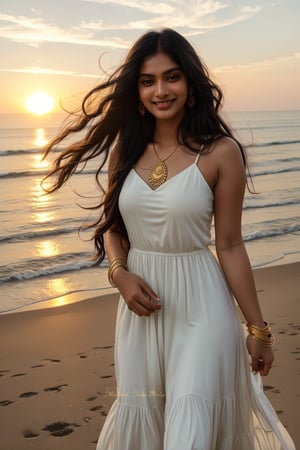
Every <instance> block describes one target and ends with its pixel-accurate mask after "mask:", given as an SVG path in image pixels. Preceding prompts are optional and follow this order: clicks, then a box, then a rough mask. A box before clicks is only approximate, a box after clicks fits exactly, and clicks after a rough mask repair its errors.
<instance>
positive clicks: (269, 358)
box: [246, 334, 274, 376]
mask: <svg viewBox="0 0 300 450" xmlns="http://www.w3.org/2000/svg"><path fill="white" fill-rule="evenodd" d="M246 345H247V349H248V353H249V355H250V356H251V366H252V372H253V373H254V374H256V373H257V372H259V373H260V375H261V376H266V375H268V373H269V371H270V369H271V366H272V363H273V361H274V353H273V350H272V348H271V347H267V346H266V345H263V344H261V343H260V342H258V341H257V340H256V339H254V337H253V336H251V335H250V334H249V335H248V336H247V340H246Z"/></svg>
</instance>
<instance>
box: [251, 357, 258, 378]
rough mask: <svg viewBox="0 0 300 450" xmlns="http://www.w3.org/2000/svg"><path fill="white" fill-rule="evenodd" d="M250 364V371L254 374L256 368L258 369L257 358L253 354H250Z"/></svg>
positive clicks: (256, 370)
mask: <svg viewBox="0 0 300 450" xmlns="http://www.w3.org/2000/svg"><path fill="white" fill-rule="evenodd" d="M251 366H252V372H253V373H254V374H256V373H257V372H258V369H259V359H258V358H256V357H254V356H252V357H251Z"/></svg>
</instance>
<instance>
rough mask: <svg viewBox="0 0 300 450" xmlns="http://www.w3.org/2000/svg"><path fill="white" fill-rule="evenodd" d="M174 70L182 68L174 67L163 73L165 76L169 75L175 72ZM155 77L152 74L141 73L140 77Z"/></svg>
mask: <svg viewBox="0 0 300 450" xmlns="http://www.w3.org/2000/svg"><path fill="white" fill-rule="evenodd" d="M174 70H180V71H182V70H181V69H180V67H178V66H176V67H172V68H171V69H168V70H166V71H165V72H163V75H168V73H170V72H174ZM153 76H154V75H153V74H152V73H140V74H139V77H153Z"/></svg>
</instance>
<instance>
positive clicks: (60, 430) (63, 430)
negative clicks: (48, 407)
mask: <svg viewBox="0 0 300 450" xmlns="http://www.w3.org/2000/svg"><path fill="white" fill-rule="evenodd" d="M80 426H81V425H78V424H76V423H67V422H53V423H50V424H49V425H45V427H44V428H42V430H43V431H49V433H50V434H51V435H52V436H56V437H62V436H67V435H68V434H71V433H73V431H74V429H73V427H80Z"/></svg>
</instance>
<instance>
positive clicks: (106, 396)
mask: <svg viewBox="0 0 300 450" xmlns="http://www.w3.org/2000/svg"><path fill="white" fill-rule="evenodd" d="M299 273H300V263H299V262H296V263H291V264H284V265H274V266H271V267H265V268H259V269H256V270H255V271H254V275H255V280H256V286H257V291H258V295H259V298H260V303H261V307H262V310H263V314H264V317H265V318H266V319H267V320H268V321H269V322H270V323H271V325H272V328H273V331H274V334H275V336H276V343H275V345H274V350H275V357H276V359H275V362H274V365H273V368H272V370H271V373H270V375H269V376H268V377H264V378H263V384H264V389H265V392H266V394H267V396H268V398H269V399H270V401H271V403H272V404H273V406H274V409H275V410H276V411H277V414H278V415H279V417H280V420H281V421H282V423H283V424H284V425H285V426H286V427H287V429H288V431H289V433H290V434H291V436H292V437H293V439H294V441H295V444H296V447H297V446H299V445H300V430H299V426H298V405H299V397H300V383H299V375H300V373H299V360H300V342H299V334H300V322H299V317H300V316H299V303H300V298H299V293H300V278H299ZM117 304H118V294H117V292H116V291H111V293H110V294H108V295H107V294H105V295H102V296H98V297H95V298H91V299H85V300H83V301H79V302H75V303H72V304H68V305H65V306H59V307H52V308H48V309H36V310H31V311H23V312H16V313H12V314H3V315H0V330H1V339H0V355H1V356H0V358H1V367H0V386H1V388H0V392H1V398H0V423H1V443H0V449H1V450H27V449H34V450H48V449H49V450H52V449H53V450H54V449H57V450H83V449H84V450H88V449H95V447H96V442H97V438H98V435H99V432H100V430H101V427H102V425H103V423H104V420H105V417H106V415H107V412H108V410H109V408H110V406H111V404H112V402H113V401H114V399H115V396H116V385H115V377H114V359H113V350H114V329H115V316H116V310H117Z"/></svg>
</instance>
